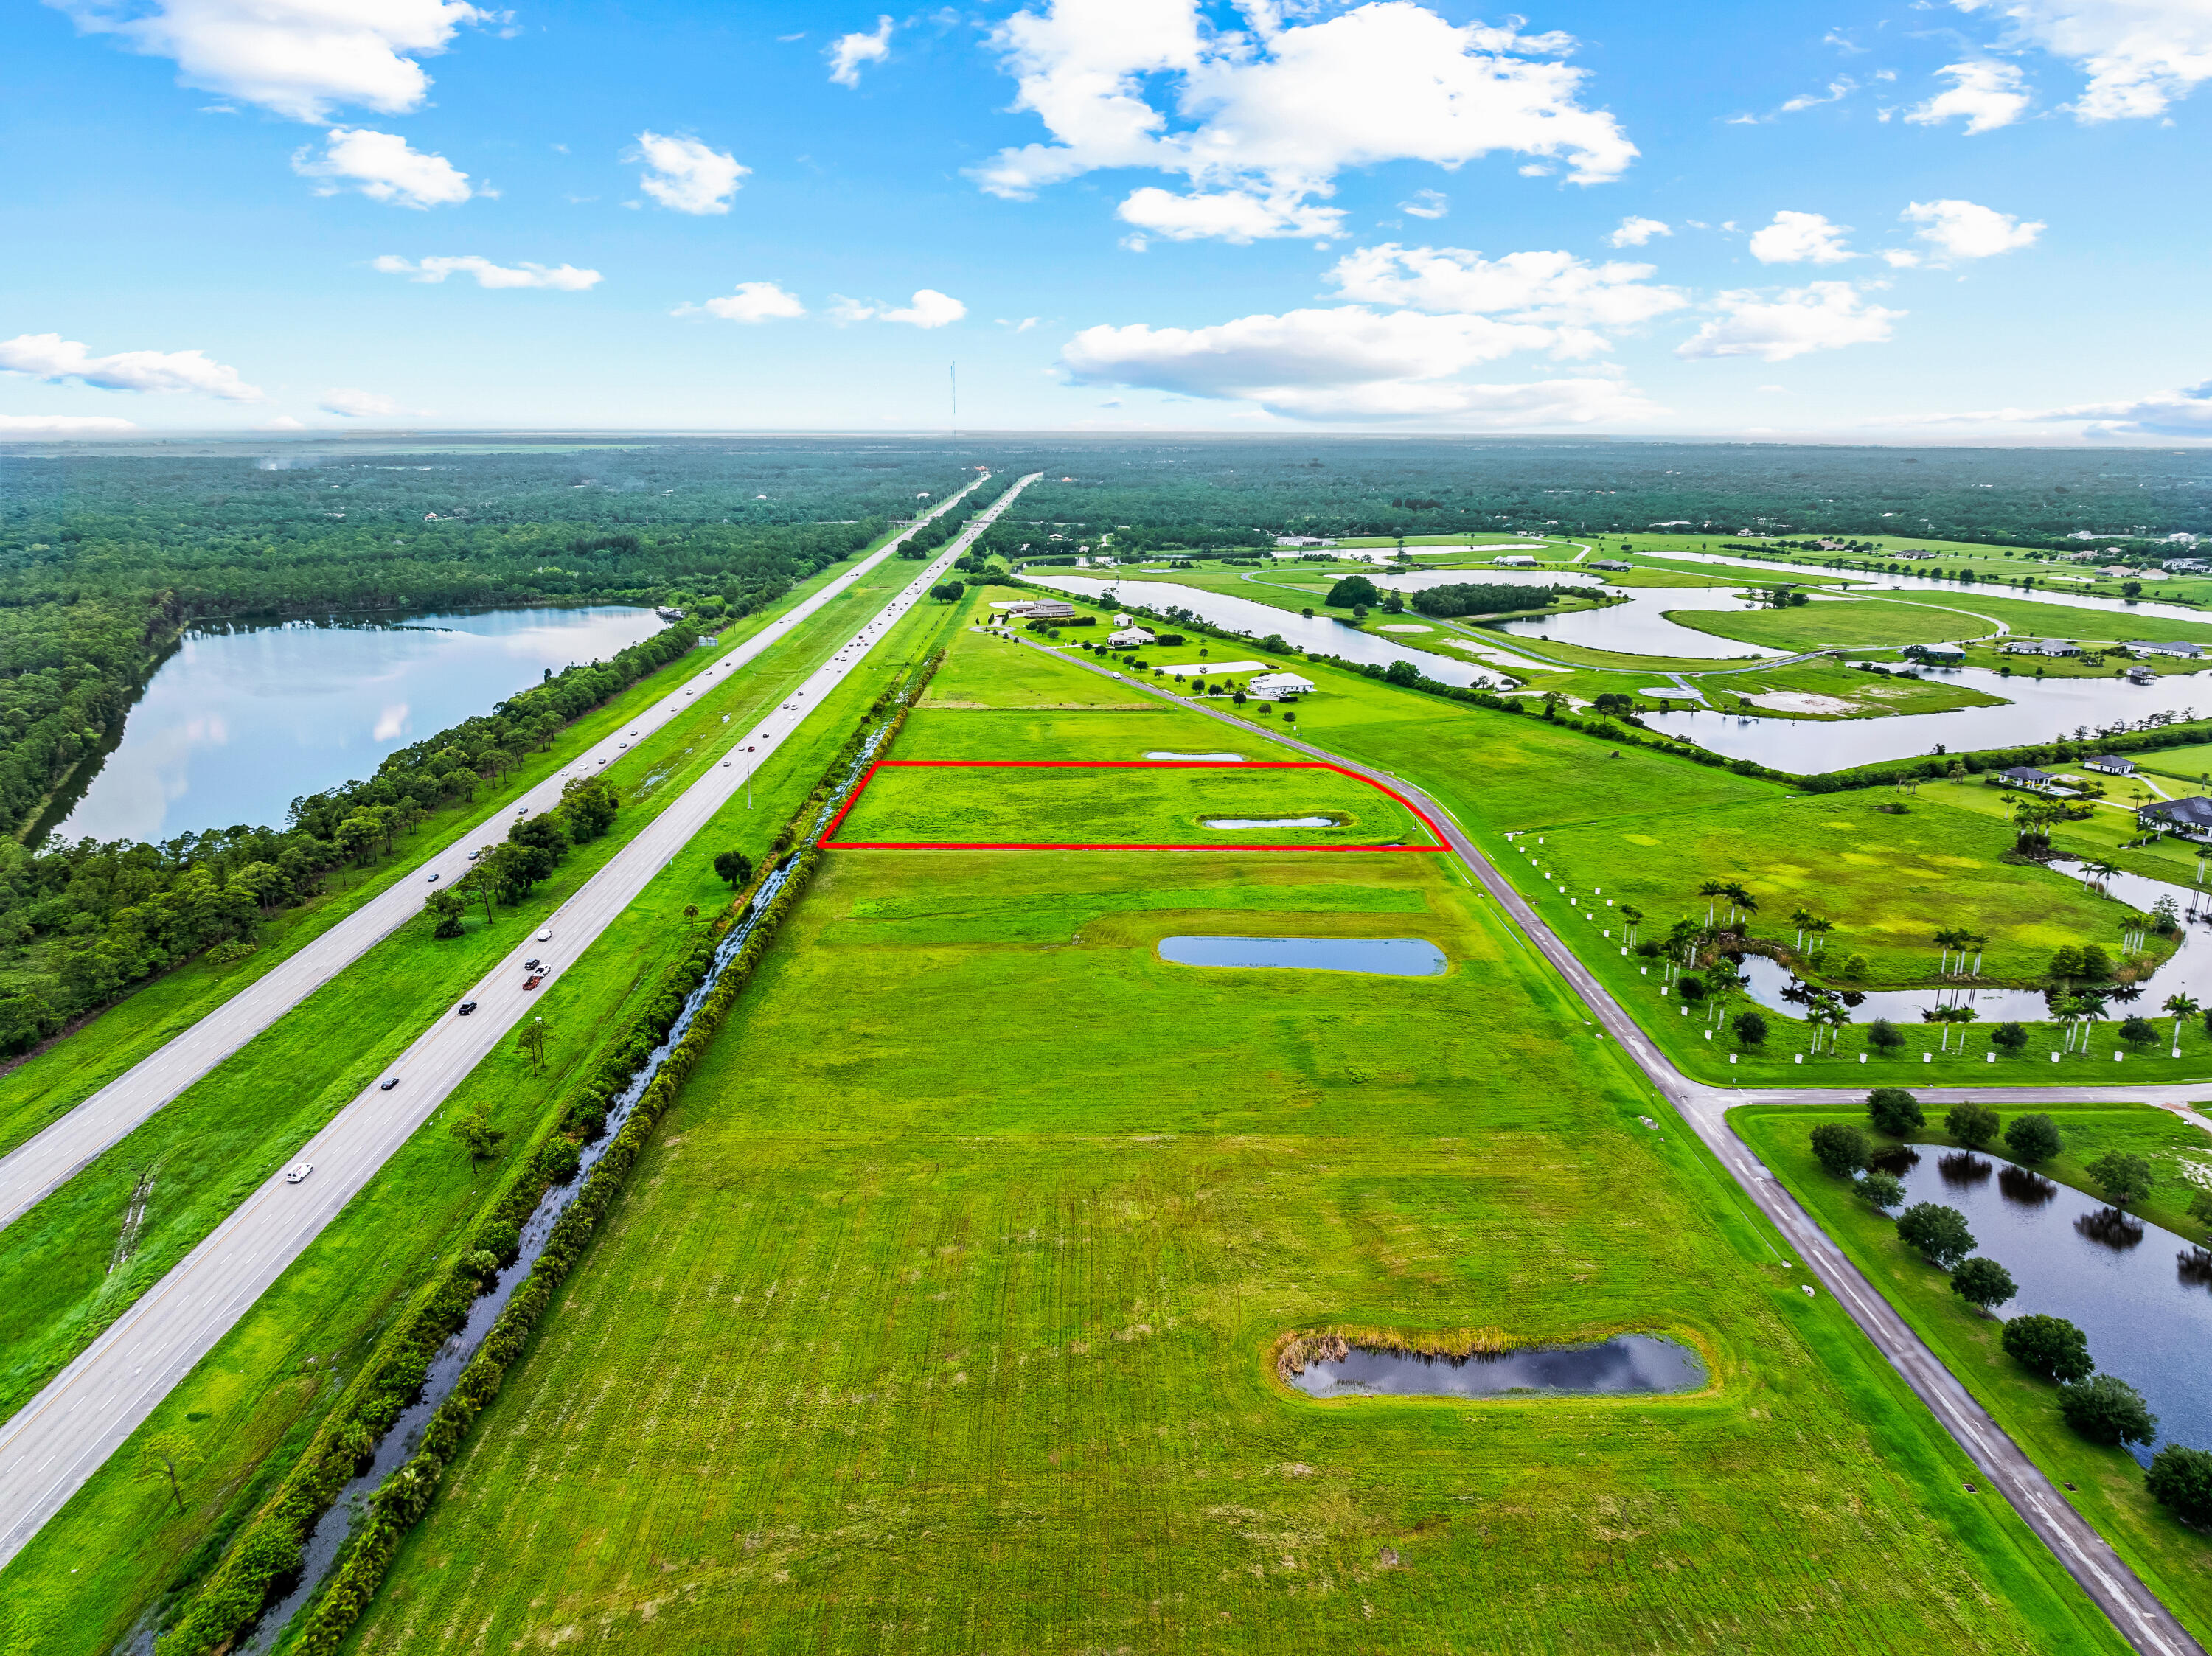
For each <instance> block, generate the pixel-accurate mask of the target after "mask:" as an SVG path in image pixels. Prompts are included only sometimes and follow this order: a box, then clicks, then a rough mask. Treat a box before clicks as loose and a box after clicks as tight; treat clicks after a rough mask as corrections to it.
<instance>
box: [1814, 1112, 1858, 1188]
mask: <svg viewBox="0 0 2212 1656" xmlns="http://www.w3.org/2000/svg"><path fill="white" fill-rule="evenodd" d="M1813 1154H1814V1156H1818V1157H1819V1158H1820V1165H1821V1166H1822V1167H1824V1168H1826V1169H1827V1170H1828V1171H1829V1172H1830V1173H1832V1174H1835V1175H1836V1177H1837V1178H1838V1179H1848V1178H1850V1176H1851V1175H1852V1174H1855V1173H1857V1171H1858V1170H1859V1169H1860V1168H1863V1167H1864V1166H1866V1164H1867V1140H1866V1135H1865V1134H1864V1133H1863V1132H1861V1131H1859V1130H1858V1129H1857V1127H1855V1126H1853V1125H1851V1124H1850V1122H1848V1121H1824V1122H1822V1123H1821V1124H1820V1125H1819V1126H1817V1127H1815V1128H1814V1129H1813Z"/></svg>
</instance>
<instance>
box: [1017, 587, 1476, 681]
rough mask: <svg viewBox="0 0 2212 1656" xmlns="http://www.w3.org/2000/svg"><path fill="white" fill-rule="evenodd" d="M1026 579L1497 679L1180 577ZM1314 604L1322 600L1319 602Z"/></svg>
mask: <svg viewBox="0 0 2212 1656" xmlns="http://www.w3.org/2000/svg"><path fill="white" fill-rule="evenodd" d="M1024 579H1029V580H1033V581H1035V582H1036V583H1037V584H1038V585H1040V586H1053V587H1057V588H1059V589H1060V591H1063V592H1071V593H1073V594H1074V595H1075V596H1076V597H1082V598H1088V599H1091V600H1092V601H1093V602H1097V601H1102V600H1103V601H1107V602H1118V603H1121V604H1143V605H1145V606H1146V608H1147V609H1152V610H1170V609H1173V610H1189V611H1190V612H1191V613H1192V614H1193V615H1195V616H1200V617H1202V618H1203V619H1205V620H1206V621H1209V622H1212V624H1213V625H1214V626H1216V627H1219V628H1225V629H1227V630H1229V631H1231V632H1237V633H1249V634H1252V635H1253V636H1254V637H1255V638H1265V637H1267V635H1268V634H1270V633H1274V634H1279V635H1280V636H1281V637H1282V639H1283V640H1284V642H1285V643H1286V644H1289V645H1291V646H1292V647H1294V648H1296V649H1299V650H1304V651H1306V652H1309V653H1310V654H1316V655H1326V656H1342V657H1343V658H1345V659H1346V661H1358V662H1370V661H1371V662H1373V663H1374V664H1376V666H1378V667H1388V666H1389V664H1391V663H1392V662H1394V661H1410V662H1412V663H1413V664H1414V665H1415V666H1417V667H1419V669H1420V670H1422V672H1424V673H1425V674H1427V675H1428V676H1429V677H1431V678H1433V679H1436V680H1437V681H1438V682H1441V683H1444V684H1472V683H1474V681H1475V680H1476V679H1477V678H1489V679H1492V680H1494V679H1495V678H1496V677H1497V669H1495V668H1491V669H1489V670H1485V669H1484V668H1483V666H1482V664H1480V663H1479V662H1470V661H1458V660H1455V659H1453V658H1451V657H1449V656H1440V655H1438V654H1437V653H1436V652H1435V651H1433V650H1424V649H1421V648H1420V647H1419V646H1415V645H1411V644H1401V643H1399V642H1397V641H1396V640H1395V639H1390V640H1385V639H1379V638H1376V637H1374V636H1373V635H1372V634H1367V633H1363V632H1361V631H1360V630H1359V629H1358V628H1357V627H1353V626H1351V625H1349V624H1347V623H1346V622H1340V621H1338V620H1336V619H1335V618H1334V617H1333V616H1313V617H1312V618H1311V619H1308V618H1307V617H1306V616H1301V615H1299V614H1298V613H1297V611H1296V610H1278V609H1276V608H1275V607H1274V606H1273V604H1255V602H1253V600H1251V599H1250V598H1237V597H1229V596H1227V595H1226V594H1225V593H1221V592H1208V591H1204V590H1203V589H1201V588H1200V587H1196V586H1185V585H1182V583H1181V582H1180V581H1154V580H1147V581H1129V582H1127V583H1126V584H1121V585H1116V584H1115V583H1114V582H1111V581H1103V580H1094V579H1089V578H1088V577H1085V576H1081V575H1062V574H1057V573H1054V574H1047V573H1043V572H1042V571H1041V570H1035V569H1032V570H1030V572H1029V573H1028V574H1027V575H1026V576H1025V577H1024ZM1109 592H1110V593H1113V594H1115V597H1114V598H1113V599H1108V598H1107V594H1109ZM1316 604H1318V600H1316Z"/></svg>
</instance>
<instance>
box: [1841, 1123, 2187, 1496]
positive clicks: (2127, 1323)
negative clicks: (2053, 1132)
mask: <svg viewBox="0 0 2212 1656" xmlns="http://www.w3.org/2000/svg"><path fill="white" fill-rule="evenodd" d="M1883 1168H1884V1171H1886V1172H1893V1173H1895V1174H1897V1175H1898V1177H1899V1178H1900V1179H1902V1180H1904V1181H1905V1202H1906V1203H1907V1204H1911V1203H1915V1202H1936V1203H1941V1204H1942V1205H1943V1206H1945V1207H1950V1208H1956V1209H1958V1210H1959V1211H1960V1212H1961V1213H1963V1214H1965V1215H1966V1224H1967V1227H1968V1228H1970V1229H1971V1230H1972V1232H1973V1233H1974V1240H1975V1242H1976V1244H1977V1246H1976V1247H1975V1252H1976V1253H1980V1254H1984V1255H1985V1256H1987V1257H1988V1258H1990V1259H1995V1260H1996V1262H1997V1263H1998V1264H1999V1265H2002V1266H2003V1267H2004V1268H2005V1269H2006V1270H2007V1271H2010V1272H2011V1273H2012V1277H2013V1280H2014V1282H2015V1283H2018V1284H2019V1285H2020V1296H2019V1297H2018V1298H2017V1299H2015V1300H2014V1301H2011V1302H2010V1303H2009V1304H2007V1305H2005V1306H2004V1307H2002V1311H2001V1314H2002V1315H2004V1316H2007V1317H2017V1316H2021V1315H2022V1314H2024V1313H2027V1312H2031V1311H2035V1312H2041V1313H2045V1315H2048V1316H2053V1317H2063V1318H2065V1319H2067V1320H2068V1321H2069V1322H2071V1323H2073V1324H2075V1325H2077V1326H2078V1327H2080V1328H2081V1331H2082V1332H2084V1333H2085V1334H2087V1336H2088V1337H2089V1355H2090V1356H2091V1357H2092V1358H2093V1359H2094V1360H2095V1362H2096V1364H2097V1367H2098V1368H2100V1369H2102V1370H2103V1371H2104V1372H2105V1373H2106V1374H2118V1376H2119V1377H2120V1378H2121V1379H2122V1380H2125V1381H2127V1383H2128V1384H2129V1385H2130V1386H2134V1387H2135V1388H2136V1390H2137V1391H2138V1392H2142V1394H2143V1397H2144V1398H2145V1400H2146V1401H2148V1403H2149V1404H2150V1410H2151V1412H2152V1413H2153V1414H2154V1415H2156V1416H2158V1417H2159V1442H2160V1443H2183V1444H2186V1445H2188V1446H2189V1447H2191V1448H2194V1449H2212V1364H2207V1363H2206V1362H2205V1361H2204V1354H2205V1353H2206V1352H2208V1351H2212V1292H2208V1291H2207V1289H2208V1287H2212V1260H2207V1259H2206V1258H2205V1255H2204V1251H2203V1249H2201V1248H2199V1247H2197V1245H2196V1244H2195V1243H2193V1242H2191V1241H2190V1240H2188V1238H2186V1237H2185V1236H2179V1235H2177V1234H2174V1233H2173V1232H2172V1231H2170V1230H2166V1229H2163V1228H2160V1227H2159V1226H2157V1225H2154V1224H2150V1223H2148V1222H2145V1221H2143V1220H2141V1219H2138V1218H2136V1216H2134V1215H2133V1214H2129V1213H2123V1212H2121V1211H2119V1210H2117V1209H2114V1208H2111V1207H2107V1206H2106V1204H2104V1203H2102V1202H2100V1201H2097V1200H2096V1199H2095V1198H2092V1197H2089V1196H2086V1195H2084V1194H2083V1193H2082V1192H2080V1191H2077V1190H2074V1189H2071V1188H2069V1186H2064V1185H2060V1184H2055V1183H2053V1182H2052V1181H2051V1180H2048V1179H2045V1178H2044V1177H2043V1176H2042V1175H2041V1174H2038V1173H2036V1172H2034V1171H2033V1170H2032V1169H2030V1168H2022V1167H2019V1166H2016V1165H2015V1164H2014V1163H2013V1162H2008V1161H2006V1160H2004V1159H2003V1158H2002V1156H1977V1155H1973V1154H1971V1153H1969V1152H1966V1151H1964V1150H1954V1149H1948V1148H1947V1147H1945V1146H1942V1145H1936V1144H1922V1145H1916V1146H1912V1147H1910V1148H1906V1149H1901V1150H1899V1151H1894V1152H1892V1153H1891V1155H1890V1156H1889V1157H1887V1159H1886V1161H1885V1162H1884V1164H1883ZM2156 1173H2157V1176H2158V1177H2159V1178H2160V1180H2165V1181H2169V1182H2170V1181H2172V1180H2175V1179H2177V1178H2179V1174H2176V1173H2175V1172H2174V1170H2173V1168H2172V1166H2171V1165H2169V1164H2166V1163H2163V1162H2161V1163H2159V1164H2156ZM2156 1447H2157V1445H2156V1444H2154V1445H2152V1446H2150V1447H2148V1448H2143V1447H2138V1448H2136V1450H2135V1451H2134V1453H2135V1456H2136V1459H2137V1460H2140V1461H2142V1462H2143V1463H2144V1464H2145V1465H2148V1463H2149V1461H2150V1458H2151V1455H2152V1453H2154V1451H2155V1449H2156Z"/></svg>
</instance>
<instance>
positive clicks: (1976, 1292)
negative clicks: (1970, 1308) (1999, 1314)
mask: <svg viewBox="0 0 2212 1656" xmlns="http://www.w3.org/2000/svg"><path fill="white" fill-rule="evenodd" d="M1951 1291H1952V1292H1953V1293H1954V1294H1955V1295H1958V1296H1959V1297H1960V1299H1962V1300H1964V1301H1966V1303H1967V1304H1968V1305H1975V1306H1979V1307H1981V1308H1982V1309H1983V1310H1984V1311H1987V1310H1990V1308H1991V1307H1996V1306H2000V1305H2002V1304H2003V1303H2004V1302H2005V1301H2007V1300H2009V1299H2011V1298H2012V1297H2013V1295H2015V1294H2017V1293H2019V1292H2020V1287H2019V1285H2018V1284H2017V1283H2015V1282H2014V1281H2013V1279H2012V1272H2010V1271H2007V1270H2006V1269H2005V1268H2004V1267H2003V1266H2002V1265H1999V1264H1998V1263H1997V1262H1996V1260H1995V1259H1962V1260H1960V1262H1959V1268H1958V1269H1957V1270H1956V1271H1953V1272H1952V1273H1951Z"/></svg>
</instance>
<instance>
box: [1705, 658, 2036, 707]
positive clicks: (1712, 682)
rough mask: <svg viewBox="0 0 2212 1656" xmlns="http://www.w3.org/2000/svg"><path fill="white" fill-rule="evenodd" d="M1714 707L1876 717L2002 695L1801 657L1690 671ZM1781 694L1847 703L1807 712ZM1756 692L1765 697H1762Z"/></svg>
mask: <svg viewBox="0 0 2212 1656" xmlns="http://www.w3.org/2000/svg"><path fill="white" fill-rule="evenodd" d="M1691 676H1692V677H1694V678H1696V680H1697V682H1698V688H1699V689H1701V690H1703V691H1704V692H1705V699H1706V702H1707V704H1708V705H1709V706H1712V707H1731V708H1732V707H1737V706H1738V705H1739V703H1740V702H1741V701H1742V700H1744V699H1746V698H1750V699H1752V706H1753V709H1754V710H1755V711H1756V712H1757V713H1759V716H1760V717H1761V718H1785V719H1787V718H1796V719H1881V718H1885V717H1887V716H1888V715H1890V714H1893V713H1948V712H1949V711H1951V710H1952V709H1953V708H1955V707H1995V706H1998V705H2000V704H2002V702H2003V701H2004V698H2003V697H2002V696H1997V695H1986V694H1984V692H1982V691H1980V690H1977V689H1972V688H1969V687H1968V686H1966V685H1964V684H1953V683H1948V682H1945V681H1944V680H1942V679H1940V678H1899V677H1894V676H1883V675H1881V674H1877V673H1865V672H1860V671H1858V670H1856V669H1853V668H1850V667H1846V666H1844V665H1843V664H1841V663H1839V662H1834V661H1826V660H1821V661H1801V662H1798V663H1796V664H1794V665H1791V666H1788V667H1748V668H1738V669H1735V670H1729V671H1723V672H1718V673H1705V674H1702V675H1691ZM1785 695H1801V696H1802V695H1816V696H1825V697H1829V698H1832V699H1833V700H1836V701H1843V702H1847V703H1849V704H1850V706H1849V710H1848V711H1844V712H1838V711H1836V710H1833V709H1823V710H1821V711H1820V712H1817V713H1816V712H1812V711H1808V710H1806V709H1803V708H1794V709H1793V708H1792V707H1790V706H1788V705H1786V704H1782V705H1778V703H1777V702H1776V701H1775V700H1774V699H1773V698H1777V697H1779V696H1785ZM1759 698H1766V699H1765V700H1761V699H1759Z"/></svg>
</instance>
